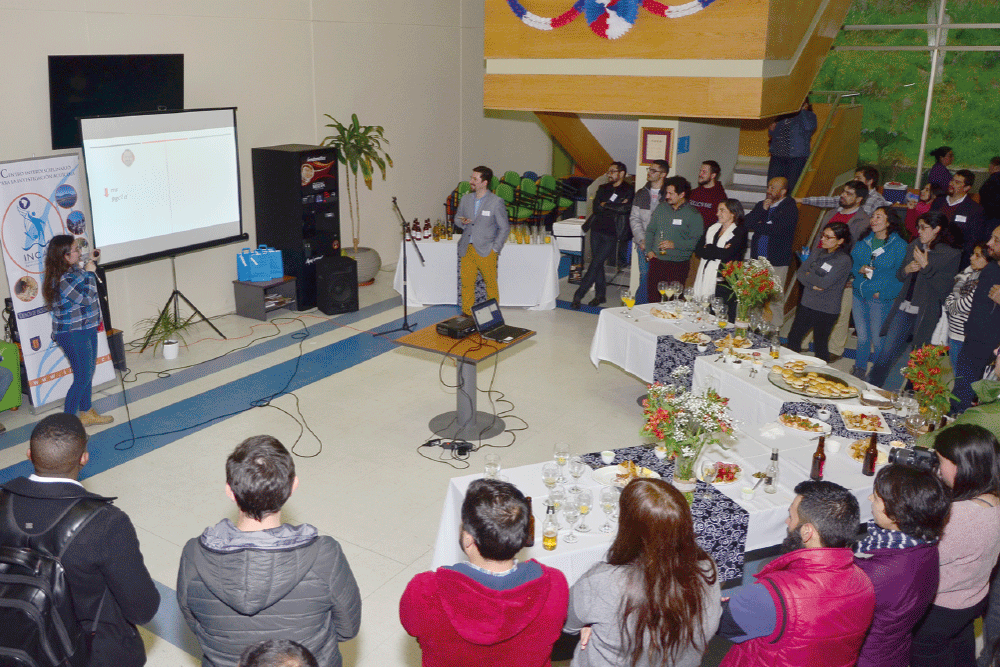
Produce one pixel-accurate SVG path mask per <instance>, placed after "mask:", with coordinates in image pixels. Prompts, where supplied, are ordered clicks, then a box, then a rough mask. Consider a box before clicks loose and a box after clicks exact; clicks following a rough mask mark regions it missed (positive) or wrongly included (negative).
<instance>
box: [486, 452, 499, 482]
mask: <svg viewBox="0 0 1000 667" xmlns="http://www.w3.org/2000/svg"><path fill="white" fill-rule="evenodd" d="M499 474H500V455H499V454H487V455H486V464H485V466H484V467H483V476H484V477H485V478H486V479H496V478H497V475H499Z"/></svg>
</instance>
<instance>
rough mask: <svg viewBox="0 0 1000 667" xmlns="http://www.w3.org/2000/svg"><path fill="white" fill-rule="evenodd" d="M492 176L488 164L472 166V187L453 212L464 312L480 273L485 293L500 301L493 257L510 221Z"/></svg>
mask: <svg viewBox="0 0 1000 667" xmlns="http://www.w3.org/2000/svg"><path fill="white" fill-rule="evenodd" d="M492 179H493V170H492V169H490V168H489V167H476V168H475V169H473V170H472V176H471V177H470V178H469V185H470V186H472V191H471V192H469V193H468V194H467V195H465V196H464V197H462V201H460V202H459V203H458V211H457V212H456V213H455V224H456V225H457V226H458V227H459V228H460V229H461V230H462V238H460V239H459V240H458V256H459V257H460V258H461V267H460V273H461V276H462V313H463V314H465V315H471V314H472V306H473V305H474V304H475V300H476V276H477V275H479V274H480V273H482V274H483V282H485V283H486V296H487V297H488V298H490V299H496V300H497V301H498V302H499V301H500V291H499V289H498V288H497V260H498V259H499V257H500V251H501V250H502V249H503V244H504V243H506V242H507V234H508V233H509V232H510V223H509V222H508V220H507V205H506V204H505V203H504V201H503V200H502V199H500V197H497V196H496V195H495V194H493V193H492V192H490V181H491V180H492ZM470 245H471V246H472V248H471V250H470V248H469V246H470Z"/></svg>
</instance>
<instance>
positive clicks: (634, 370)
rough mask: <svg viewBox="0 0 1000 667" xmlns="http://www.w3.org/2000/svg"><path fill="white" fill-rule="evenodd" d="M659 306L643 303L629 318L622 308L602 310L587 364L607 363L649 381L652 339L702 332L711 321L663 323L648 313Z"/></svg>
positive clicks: (651, 378) (653, 360) (653, 362)
mask: <svg viewBox="0 0 1000 667" xmlns="http://www.w3.org/2000/svg"><path fill="white" fill-rule="evenodd" d="M657 306H659V304H650V303H644V304H642V305H639V306H635V307H634V308H633V309H632V317H633V318H634V319H631V320H630V319H628V318H627V317H626V316H625V308H624V307H617V306H616V307H614V308H604V309H603V310H601V314H600V315H599V316H598V318H597V329H596V330H595V331H594V338H593V340H592V341H591V343H590V361H591V362H593V364H594V365H595V366H598V365H599V364H600V362H601V361H609V362H611V363H612V364H614V365H615V366H618V367H619V368H621V369H622V370H624V371H626V372H628V373H631V374H632V375H634V376H636V377H637V378H639V379H640V380H642V381H643V382H646V383H647V384H648V383H652V382H653V366H654V365H655V362H656V339H657V337H658V336H666V335H672V334H678V333H685V332H688V331H704V330H705V329H707V328H709V327H711V322H708V321H705V322H692V321H690V320H687V319H684V320H664V319H660V318H658V317H653V316H652V315H650V314H649V311H650V309H651V308H653V307H657Z"/></svg>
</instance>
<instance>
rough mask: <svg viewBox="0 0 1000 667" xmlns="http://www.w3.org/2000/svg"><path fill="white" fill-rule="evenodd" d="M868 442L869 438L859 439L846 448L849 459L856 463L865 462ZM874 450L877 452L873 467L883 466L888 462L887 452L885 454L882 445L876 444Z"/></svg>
mask: <svg viewBox="0 0 1000 667" xmlns="http://www.w3.org/2000/svg"><path fill="white" fill-rule="evenodd" d="M868 440H869V438H859V439H858V440H855V441H854V442H852V443H851V446H850V447H849V448H848V452H850V454H851V458H852V459H854V460H855V461H857V462H858V463H864V461H865V448H866V447H868ZM875 448H876V449H877V450H878V458H876V459H875V465H877V466H884V465H885V464H886V463H888V462H889V452H887V451H886V450H885V448H884V447H882V445H878V444H876V445H875Z"/></svg>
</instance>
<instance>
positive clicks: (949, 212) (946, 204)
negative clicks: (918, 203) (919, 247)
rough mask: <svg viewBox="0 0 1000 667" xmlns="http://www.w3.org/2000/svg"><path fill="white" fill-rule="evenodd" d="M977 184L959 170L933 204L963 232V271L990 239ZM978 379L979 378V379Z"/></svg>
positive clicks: (973, 177) (967, 173)
mask: <svg viewBox="0 0 1000 667" xmlns="http://www.w3.org/2000/svg"><path fill="white" fill-rule="evenodd" d="M975 183H976V175H975V174H973V173H972V172H971V171H969V170H968V169H959V170H958V171H956V172H955V175H954V176H952V177H951V181H950V182H949V183H948V194H946V195H941V196H940V197H938V198H937V199H935V200H934V201H933V202H931V210H932V211H941V212H942V213H944V214H945V216H946V217H947V218H948V219H949V220H951V222H952V223H953V224H954V225H955V226H956V227H958V228H959V229H960V230H961V231H962V239H963V241H964V243H963V245H962V264H961V265H960V267H959V270H960V271H961V270H962V269H964V268H965V267H966V266H968V265H969V257H971V256H972V251H973V250H974V249H975V248H976V245H978V244H979V243H982V242H983V241H985V240H986V239H987V238H988V234H989V230H988V229H986V228H985V227H984V219H985V215H984V212H983V207H982V206H980V205H979V204H977V203H976V202H974V201H973V200H972V197H971V196H970V191H971V190H972V186H973V185H975ZM977 379H978V378H977Z"/></svg>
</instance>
